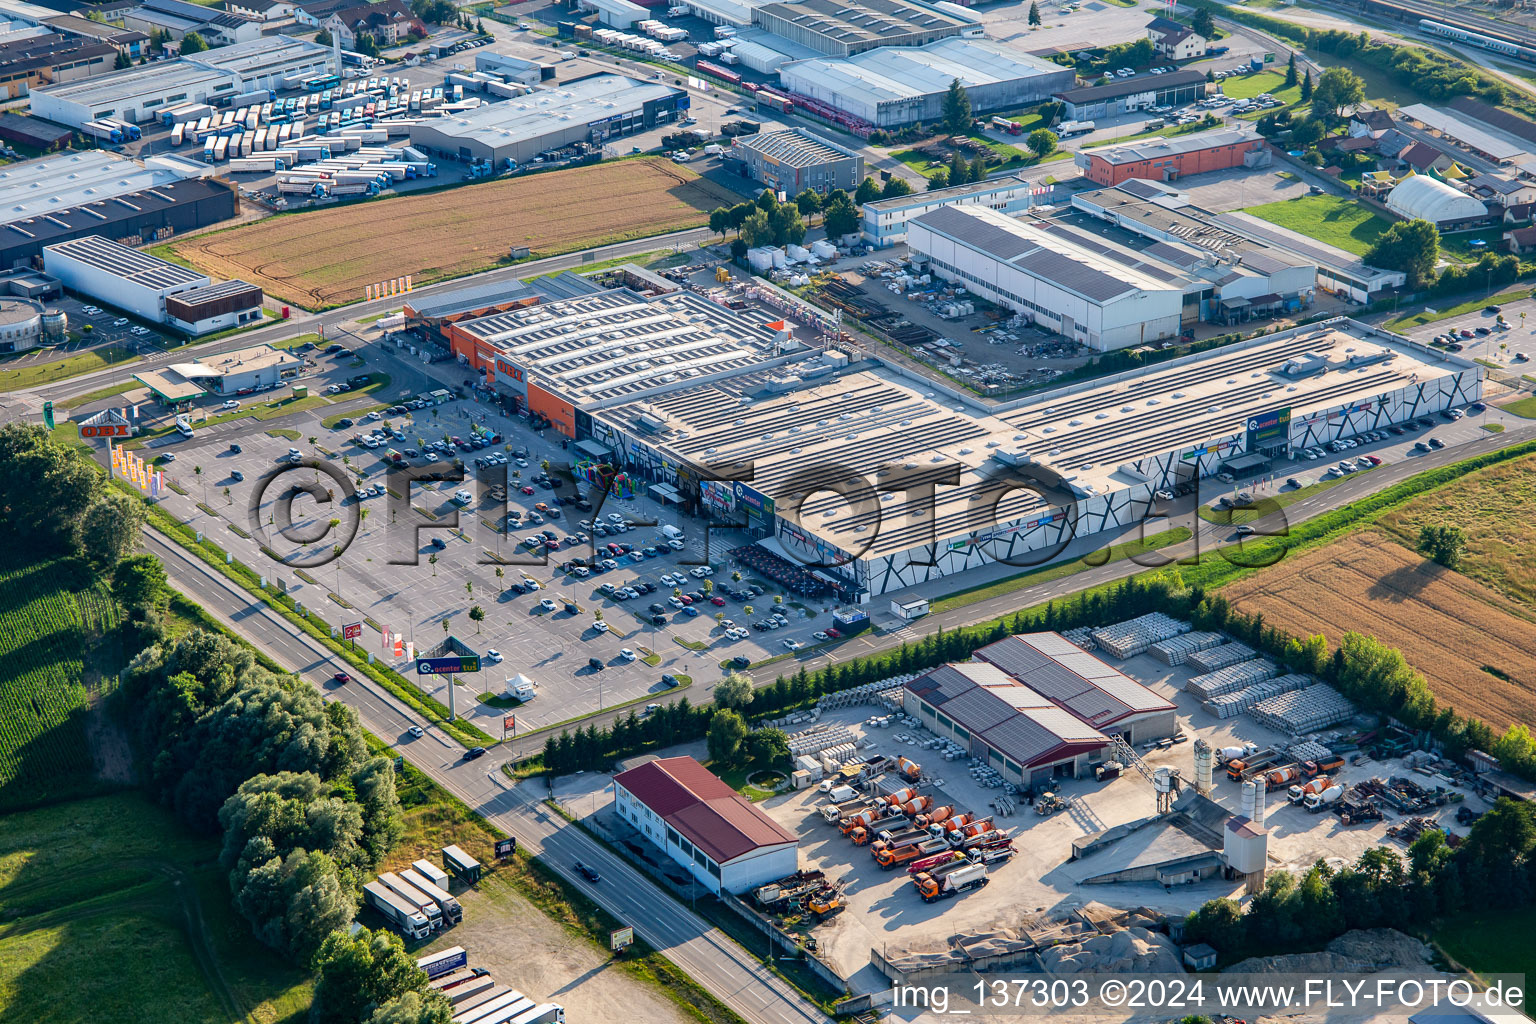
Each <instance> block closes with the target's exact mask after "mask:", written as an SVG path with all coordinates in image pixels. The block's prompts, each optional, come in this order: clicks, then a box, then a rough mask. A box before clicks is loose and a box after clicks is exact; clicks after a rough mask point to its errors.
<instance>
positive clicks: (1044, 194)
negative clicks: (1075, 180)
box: [860, 175, 1052, 248]
mask: <svg viewBox="0 0 1536 1024" xmlns="http://www.w3.org/2000/svg"><path fill="white" fill-rule="evenodd" d="M1051 192H1052V189H1051V188H1050V187H1049V186H1042V185H1041V184H1040V183H1039V182H1034V181H1029V180H1028V179H1025V178H1018V177H1014V176H1012V175H1007V176H1004V177H998V178H988V179H986V180H985V181H972V182H968V183H967V184H964V185H951V186H950V187H948V188H941V189H931V190H929V191H927V192H914V193H912V194H911V195H906V196H896V197H895V198H892V199H876V200H874V201H872V202H868V203H865V204H864V206H863V211H864V219H863V221H862V223H861V225H860V230H861V232H862V234H863V236H864V241H866V242H868V243H869V244H870V245H873V246H877V247H880V248H884V247H886V246H889V245H902V244H904V243H905V242H906V240H907V222H908V221H910V220H911V219H912V218H913V217H920V216H922V215H923V214H925V213H927V212H928V211H929V210H937V209H938V208H939V207H941V206H985V207H986V208H988V209H990V210H997V211H999V212H1001V213H1022V212H1023V211H1025V210H1027V209H1029V208H1030V207H1031V206H1033V205H1035V204H1036V203H1048V202H1051V198H1050V193H1051Z"/></svg>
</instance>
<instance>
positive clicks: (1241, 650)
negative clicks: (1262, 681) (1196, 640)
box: [1189, 642, 1259, 672]
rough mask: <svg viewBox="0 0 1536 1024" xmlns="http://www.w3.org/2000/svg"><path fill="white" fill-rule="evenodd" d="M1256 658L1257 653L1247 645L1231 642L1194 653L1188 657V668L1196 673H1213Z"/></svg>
mask: <svg viewBox="0 0 1536 1024" xmlns="http://www.w3.org/2000/svg"><path fill="white" fill-rule="evenodd" d="M1258 656H1259V652H1258V651H1255V650H1254V649H1253V648H1252V647H1249V646H1248V645H1247V644H1240V643H1236V642H1233V643H1230V644H1222V645H1221V646H1219V647H1212V648H1210V649H1209V650H1204V651H1196V652H1195V653H1194V654H1191V655H1190V656H1189V667H1190V668H1192V669H1194V670H1195V671H1196V672H1215V671H1216V670H1217V669H1219V668H1226V667H1227V666H1228V665H1236V664H1238V663H1239V662H1243V661H1252V660H1253V659H1254V658H1257V657H1258Z"/></svg>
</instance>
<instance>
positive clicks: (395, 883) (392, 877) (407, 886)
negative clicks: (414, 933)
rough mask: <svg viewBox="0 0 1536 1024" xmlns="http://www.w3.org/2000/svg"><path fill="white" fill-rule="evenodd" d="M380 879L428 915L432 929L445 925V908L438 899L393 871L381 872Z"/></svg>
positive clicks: (395, 892) (397, 894)
mask: <svg viewBox="0 0 1536 1024" xmlns="http://www.w3.org/2000/svg"><path fill="white" fill-rule="evenodd" d="M379 881H380V882H381V883H382V884H384V885H386V886H388V887H389V889H390V891H392V892H393V893H394V894H395V895H396V896H399V897H400V898H401V899H403V900H405V901H406V902H407V903H410V904H411V905H412V906H414V907H415V908H416V909H418V910H420V911H421V912H422V913H423V914H425V915H426V918H427V923H428V924H430V925H431V926H432V930H433V931H436V930H437V929H439V928H441V927H442V926H443V908H442V907H440V906H438V905H437V901H436V900H434V899H433V898H432V897H430V896H428V895H427V894H426V893H424V892H422V891H421V890H420V889H418V888H416V887H415V886H414V885H412V884H411V883H409V882H407V881H406V880H405V879H403V878H401V877H400V876H399V875H397V874H395V873H394V872H393V871H384V872H380V874H379Z"/></svg>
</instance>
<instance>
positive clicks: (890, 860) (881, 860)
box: [870, 839, 949, 871]
mask: <svg viewBox="0 0 1536 1024" xmlns="http://www.w3.org/2000/svg"><path fill="white" fill-rule="evenodd" d="M948 849H949V844H948V843H946V842H945V841H944V840H942V839H925V840H923V841H922V842H918V843H903V844H902V845H900V846H880V847H878V848H876V849H873V850H871V851H870V853H871V854H872V855H873V856H874V858H875V863H876V864H879V865H880V867H882V868H884V869H885V870H886V871H890V870H891V869H892V868H894V867H896V865H898V864H905V863H906V862H907V861H909V860H914V859H917V858H920V857H921V858H926V857H929V856H930V855H932V854H936V853H940V852H943V851H946V850H948Z"/></svg>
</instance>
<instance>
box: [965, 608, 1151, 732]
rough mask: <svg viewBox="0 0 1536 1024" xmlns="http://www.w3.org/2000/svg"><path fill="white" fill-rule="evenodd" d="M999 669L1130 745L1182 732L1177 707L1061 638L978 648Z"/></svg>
mask: <svg viewBox="0 0 1536 1024" xmlns="http://www.w3.org/2000/svg"><path fill="white" fill-rule="evenodd" d="M976 658H977V660H978V661H984V662H986V663H987V664H989V665H996V666H997V667H998V668H1000V669H1002V670H1003V671H1004V672H1006V673H1008V675H1009V676H1011V677H1013V678H1014V679H1016V680H1018V681H1019V682H1020V683H1021V684H1023V685H1024V686H1027V687H1029V688H1030V689H1031V690H1034V691H1035V692H1036V693H1038V694H1040V695H1041V696H1042V697H1046V698H1048V699H1049V700H1050V701H1051V702H1052V703H1054V704H1055V705H1056V706H1057V707H1059V708H1061V709H1062V710H1064V711H1066V712H1067V713H1068V714H1070V715H1072V716H1073V717H1074V718H1077V719H1079V720H1080V721H1082V722H1084V723H1086V724H1088V725H1091V726H1093V727H1094V728H1095V729H1098V730H1099V731H1100V732H1103V733H1104V734H1105V735H1106V736H1122V737H1124V738H1125V741H1126V742H1127V743H1129V744H1131V745H1132V746H1135V745H1137V744H1140V743H1145V742H1147V741H1148V740H1160V739H1163V738H1164V737H1166V736H1172V735H1173V734H1174V733H1175V732H1177V731H1178V721H1177V719H1176V718H1175V712H1176V708H1175V706H1174V704H1173V702H1172V701H1170V700H1168V699H1166V698H1164V697H1159V696H1158V695H1157V694H1156V693H1153V692H1152V691H1151V690H1150V689H1148V688H1147V687H1145V686H1143V685H1142V684H1141V683H1138V682H1136V681H1135V680H1134V679H1132V678H1130V677H1129V676H1127V675H1126V674H1125V673H1124V672H1121V671H1120V670H1119V669H1116V668H1111V667H1110V666H1109V665H1106V664H1105V663H1104V662H1103V661H1100V660H1099V659H1098V658H1097V657H1095V656H1094V655H1092V654H1090V653H1089V652H1087V651H1085V650H1083V649H1082V648H1081V647H1078V646H1077V645H1076V644H1073V643H1072V642H1070V641H1068V640H1065V639H1063V638H1062V637H1061V635H1060V634H1058V633H1023V634H1019V635H1015V636H1010V637H1005V638H1003V639H1002V640H999V641H997V642H996V643H993V644H988V645H987V646H985V647H983V648H981V649H979V650H978V651H977V652H976Z"/></svg>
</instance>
